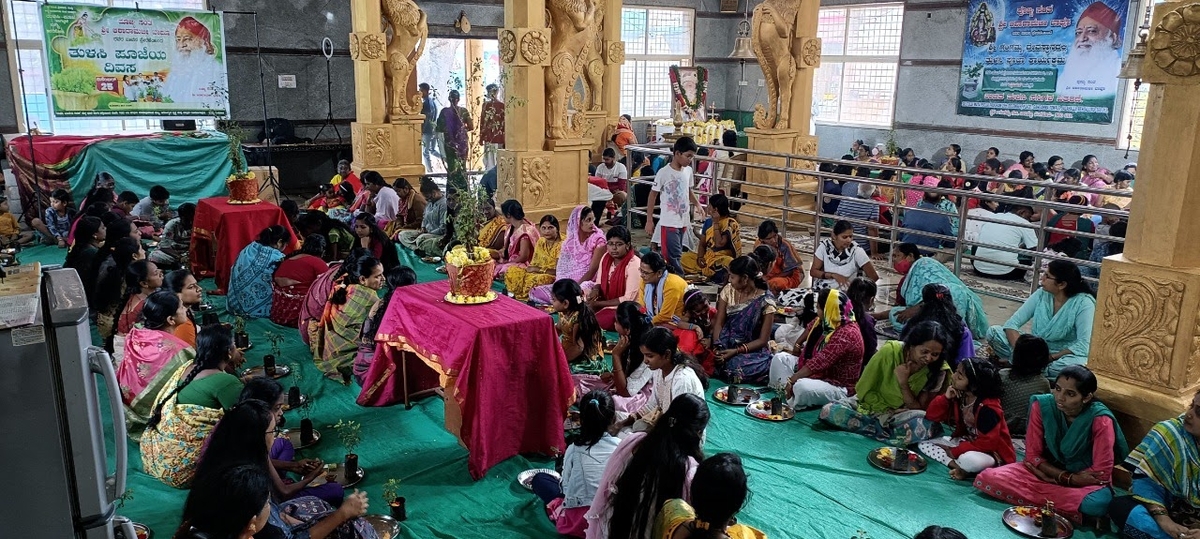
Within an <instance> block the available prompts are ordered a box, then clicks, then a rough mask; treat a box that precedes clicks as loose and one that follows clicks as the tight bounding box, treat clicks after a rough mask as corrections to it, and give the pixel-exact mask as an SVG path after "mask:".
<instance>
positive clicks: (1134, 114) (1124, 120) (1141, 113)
mask: <svg viewBox="0 0 1200 539" xmlns="http://www.w3.org/2000/svg"><path fill="white" fill-rule="evenodd" d="M1159 1H1161V0H1141V1H1139V2H1138V11H1137V13H1138V14H1139V15H1142V14H1144V16H1145V17H1146V19H1147V22H1148V20H1149V12H1148V10H1149V9H1150V6H1151V5H1152V4H1157V3H1159ZM1135 21H1136V22H1135ZM1140 23H1142V21H1139V20H1137V18H1136V17H1130V24H1140ZM1137 32H1138V29H1135V30H1134V33H1133V36H1132V37H1131V38H1130V39H1131V40H1132V41H1131V42H1130V43H1136V42H1137V39H1138V37H1137V35H1138V34H1137ZM1132 46H1133V45H1132V44H1130V45H1126V47H1132ZM1133 83H1134V81H1132V80H1128V81H1125V103H1124V106H1123V107H1122V111H1123V113H1122V114H1121V121H1120V122H1119V123H1120V135H1119V138H1118V139H1117V148H1118V149H1125V148H1128V149H1130V150H1133V151H1139V150H1140V149H1141V147H1142V123H1143V122H1145V120H1146V101H1148V100H1149V99H1148V98H1149V97H1150V85H1149V84H1147V83H1144V82H1143V83H1142V84H1141V86H1139V87H1138V88H1137V89H1134V84H1133Z"/></svg>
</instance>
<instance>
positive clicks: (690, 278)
mask: <svg viewBox="0 0 1200 539" xmlns="http://www.w3.org/2000/svg"><path fill="white" fill-rule="evenodd" d="M683 280H684V281H687V284H700V283H706V282H708V277H705V276H703V275H698V274H692V275H684V276H683Z"/></svg>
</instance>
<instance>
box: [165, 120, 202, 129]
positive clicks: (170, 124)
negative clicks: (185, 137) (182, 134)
mask: <svg viewBox="0 0 1200 539" xmlns="http://www.w3.org/2000/svg"><path fill="white" fill-rule="evenodd" d="M162 128H163V131H195V130H196V120H163V121H162Z"/></svg>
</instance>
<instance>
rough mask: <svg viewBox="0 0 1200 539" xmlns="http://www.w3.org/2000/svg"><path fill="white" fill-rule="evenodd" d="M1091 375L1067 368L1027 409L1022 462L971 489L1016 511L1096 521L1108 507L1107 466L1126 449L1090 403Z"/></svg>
mask: <svg viewBox="0 0 1200 539" xmlns="http://www.w3.org/2000/svg"><path fill="white" fill-rule="evenodd" d="M1096 387H1097V381H1096V375H1094V374H1092V371H1089V370H1088V369H1087V367H1084V366H1082V365H1068V366H1067V367H1065V368H1063V369H1062V371H1061V372H1059V373H1058V376H1057V377H1056V378H1055V381H1054V392H1053V393H1052V394H1049V395H1038V396H1036V397H1034V398H1033V400H1032V401H1031V402H1030V404H1029V428H1028V429H1027V430H1026V431H1025V432H1026V436H1025V461H1024V462H1022V463H1012V464H1006V465H1004V466H1001V467H999V468H989V469H987V470H984V471H983V472H981V473H980V474H979V476H978V477H976V478H975V488H977V489H979V490H981V491H983V493H984V494H987V495H989V496H992V497H994V498H998V499H1000V500H1002V501H1005V502H1009V503H1012V504H1016V505H1035V506H1038V507H1041V506H1043V505H1045V504H1046V501H1047V500H1049V501H1052V502H1054V511H1055V512H1057V513H1058V514H1060V515H1062V516H1065V517H1067V518H1069V519H1071V521H1073V522H1075V523H1076V524H1079V523H1082V522H1083V518H1084V516H1088V517H1102V516H1105V515H1106V514H1107V511H1108V504H1109V502H1111V501H1112V497H1113V494H1112V489H1111V488H1110V487H1109V486H1108V485H1109V483H1111V482H1112V473H1113V465H1114V464H1115V463H1117V462H1121V461H1122V460H1124V459H1125V456H1126V454H1128V453H1129V447H1128V446H1127V445H1126V444H1125V435H1124V434H1123V433H1122V432H1121V427H1120V426H1119V425H1118V424H1117V421H1116V419H1115V418H1114V417H1113V414H1112V412H1110V411H1109V410H1108V408H1107V407H1105V406H1104V404H1103V403H1101V402H1100V401H1098V400H1096Z"/></svg>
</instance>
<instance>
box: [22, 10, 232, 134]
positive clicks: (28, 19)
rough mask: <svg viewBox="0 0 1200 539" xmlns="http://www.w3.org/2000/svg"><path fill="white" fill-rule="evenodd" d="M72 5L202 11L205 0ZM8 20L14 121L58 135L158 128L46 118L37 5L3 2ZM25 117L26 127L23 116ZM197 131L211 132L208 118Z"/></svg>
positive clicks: (141, 122) (154, 123)
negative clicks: (16, 75) (13, 62)
mask: <svg viewBox="0 0 1200 539" xmlns="http://www.w3.org/2000/svg"><path fill="white" fill-rule="evenodd" d="M71 3H74V4H87V5H93V6H109V7H141V8H146V9H192V10H205V9H208V6H207V5H205V4H206V2H205V0H71ZM3 8H4V11H5V15H6V16H5V17H4V18H5V20H7V21H8V34H9V36H8V37H9V39H10V41H9V42H10V43H12V44H14V45H15V46H16V51H17V58H16V59H17V64H16V65H15V66H11V67H14V68H16V69H17V70H18V72H19V73H20V84H19V85H17V82H16V81H15V80H14V85H16V87H14V88H13V95H15V96H17V97H16V99H17V111H18V113H17V116H18V117H17V122H18V123H19V124H21V130H22V131H24V130H25V128H26V127H33V128H37V129H40V130H41V131H42V132H52V133H56V134H60V135H98V134H118V133H147V132H151V131H158V130H160V128H161V124H160V120H157V119H154V120H146V119H128V120H124V119H77V120H66V119H63V120H55V119H54V118H52V117H51V115H50V96H49V94H48V92H47V91H46V57H45V56H46V52H45V50H44V47H43V40H44V35H43V33H42V18H41V6H40V5H39V4H38V3H37V2H28V1H17V2H3ZM26 116H28V118H29V121H28V123H29V125H28V126H26V125H25V124H26V120H25V117H26ZM196 124H197V127H199V128H201V129H212V128H215V127H216V123H215V122H214V120H212V119H211V118H209V119H202V120H199V121H197V122H196Z"/></svg>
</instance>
